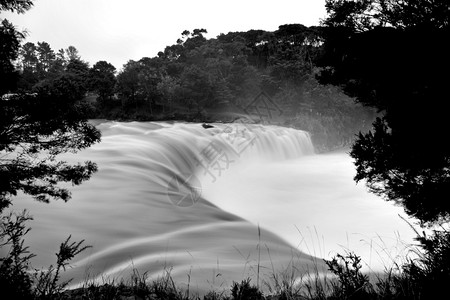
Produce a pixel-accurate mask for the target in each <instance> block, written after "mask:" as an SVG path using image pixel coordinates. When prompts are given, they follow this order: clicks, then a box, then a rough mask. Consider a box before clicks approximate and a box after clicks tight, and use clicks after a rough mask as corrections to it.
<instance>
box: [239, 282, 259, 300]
mask: <svg viewBox="0 0 450 300" xmlns="http://www.w3.org/2000/svg"><path fill="white" fill-rule="evenodd" d="M250 281H251V280H250V278H248V279H245V280H242V281H241V283H238V282H233V285H232V287H231V296H232V299H233V300H244V299H248V300H260V299H263V295H262V293H261V292H260V291H259V289H258V288H257V287H256V286H251V285H250Z"/></svg>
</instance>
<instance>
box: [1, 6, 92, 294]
mask: <svg viewBox="0 0 450 300" xmlns="http://www.w3.org/2000/svg"><path fill="white" fill-rule="evenodd" d="M32 4H33V3H32V1H11V0H10V1H1V2H0V10H11V11H16V12H18V13H24V12H25V11H26V10H28V9H29V8H30V7H31V6H32ZM0 37H1V39H0V41H1V44H0V82H1V86H0V214H2V213H3V211H4V210H5V208H7V207H8V206H9V205H10V204H11V201H12V198H13V196H15V195H17V193H18V192H23V193H25V194H28V195H31V196H33V197H34V198H35V199H36V200H38V201H43V202H48V201H49V199H50V198H55V199H62V200H64V201H67V200H68V199H69V198H70V192H69V191H68V190H67V189H66V188H62V187H59V186H58V185H57V184H58V183H59V182H71V183H72V184H74V185H78V184H81V183H82V182H83V181H85V180H88V179H89V178H90V176H91V175H92V173H93V172H95V171H96V170H97V166H96V164H95V163H92V162H90V161H87V162H85V163H84V164H77V165H71V164H69V163H67V162H65V161H60V160H58V159H57V155H59V154H62V153H66V152H72V153H75V152H77V151H79V150H81V149H84V148H86V147H89V146H90V145H92V144H94V143H96V142H98V141H99V140H100V132H99V131H98V130H97V129H96V128H95V127H94V126H93V125H91V124H89V123H88V121H87V116H88V111H89V108H88V106H87V105H86V104H85V103H83V102H82V101H81V100H82V99H83V97H84V94H85V93H86V90H87V89H86V88H85V84H86V78H85V77H84V74H85V73H87V71H88V67H87V64H86V63H83V62H82V61H81V60H79V59H78V60H77V59H76V57H75V56H73V57H72V59H70V60H69V61H68V63H67V65H66V66H64V65H63V64H61V66H62V67H64V68H60V69H61V72H58V73H57V74H55V73H54V70H55V69H56V67H55V68H53V66H54V65H55V66H56V64H57V63H58V64H59V61H56V60H55V56H54V55H53V53H52V51H51V48H50V46H49V45H48V44H47V43H44V42H43V43H38V47H37V48H35V50H36V51H37V53H38V54H39V55H38V56H37V57H31V54H30V53H32V50H33V45H30V44H27V47H26V48H25V50H23V51H22V53H25V52H26V53H27V55H28V54H30V55H29V57H28V61H26V62H24V74H25V73H26V76H28V78H29V79H30V78H32V79H30V80H31V81H32V82H36V84H35V85H34V86H33V89H32V90H25V91H24V90H19V85H20V84H19V83H20V82H19V76H18V75H19V73H18V72H17V71H16V70H15V68H14V65H13V61H14V60H16V59H17V57H18V56H19V50H20V49H19V44H20V41H21V40H22V39H23V38H24V34H23V33H20V32H18V31H17V30H16V29H15V27H14V26H13V25H12V24H11V23H9V22H8V21H7V20H2V22H1V25H0ZM72 50H73V49H72ZM72 54H74V51H72ZM22 83H23V81H22ZM30 219H31V217H30V216H29V215H28V214H27V213H26V212H23V213H22V214H14V213H9V214H6V215H2V217H1V222H0V248H1V252H2V255H1V257H0V290H1V291H2V295H4V296H6V297H10V298H11V299H53V298H54V297H56V296H55V295H56V294H58V293H60V292H61V291H62V290H63V289H64V288H65V287H66V286H67V284H68V282H62V283H61V282H59V281H60V275H61V272H62V271H63V270H65V268H66V266H67V265H68V262H69V261H70V260H71V259H72V258H73V257H74V256H75V255H77V254H79V253H80V252H82V251H83V250H85V249H86V247H85V246H83V245H82V244H83V242H84V241H80V242H70V236H69V238H67V239H66V240H65V241H64V242H63V243H62V244H61V246H60V250H59V252H58V253H57V254H56V256H57V262H56V265H55V266H50V267H49V269H48V270H45V271H42V272H39V271H37V272H36V273H35V274H33V272H32V271H31V269H32V268H31V264H30V259H31V258H32V257H33V256H34V255H33V254H32V253H30V252H29V249H28V246H25V244H24V236H25V235H26V234H27V233H28V232H29V230H30V228H27V227H26V225H25V223H26V222H27V221H28V220H30Z"/></svg>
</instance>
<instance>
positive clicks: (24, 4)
mask: <svg viewBox="0 0 450 300" xmlns="http://www.w3.org/2000/svg"><path fill="white" fill-rule="evenodd" d="M32 6H33V1H32V0H0V11H1V10H9V11H12V12H17V13H22V14H23V13H25V12H26V11H27V10H29V9H30V8H31V7H32Z"/></svg>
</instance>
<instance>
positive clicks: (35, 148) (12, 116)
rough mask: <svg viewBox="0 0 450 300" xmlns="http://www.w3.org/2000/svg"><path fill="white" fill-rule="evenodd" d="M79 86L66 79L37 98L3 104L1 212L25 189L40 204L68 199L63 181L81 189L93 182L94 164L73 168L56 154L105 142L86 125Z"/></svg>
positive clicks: (21, 97)
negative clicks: (62, 186)
mask: <svg viewBox="0 0 450 300" xmlns="http://www.w3.org/2000/svg"><path fill="white" fill-rule="evenodd" d="M72 91H76V87H74V86H73V85H72V83H71V82H70V81H69V80H68V79H67V78H61V79H59V80H57V81H55V82H53V85H47V86H43V87H40V90H39V91H38V93H37V95H36V96H35V95H28V94H25V95H15V96H11V97H9V99H8V100H2V101H0V107H1V109H0V112H1V118H0V151H1V152H2V157H1V158H0V178H1V181H0V201H1V206H0V210H2V209H3V208H5V207H6V206H8V205H9V203H10V199H11V196H14V195H16V194H17V192H18V191H22V192H24V193H26V194H29V195H32V196H33V197H34V198H35V199H36V200H39V201H44V202H48V201H49V197H52V198H55V199H62V200H65V201H67V200H68V199H69V198H70V193H69V191H68V190H67V189H66V188H61V187H58V186H57V183H58V182H62V181H63V182H71V183H72V184H75V185H78V184H81V183H82V182H83V181H85V180H87V179H89V178H90V176H91V175H92V173H93V172H95V171H96V170H97V166H96V165H95V164H94V163H92V162H89V161H87V162H85V163H84V164H76V165H71V164H69V163H67V162H65V161H59V160H58V159H57V156H58V155H59V154H61V153H66V152H73V153H74V152H77V151H79V150H81V149H84V148H86V147H89V146H90V145H92V144H93V143H96V142H98V141H99V140H100V132H99V131H98V130H97V129H96V128H95V127H94V126H92V125H91V124H89V123H88V122H86V119H85V115H86V111H87V109H86V107H85V105H83V104H81V103H76V99H73V98H72V97H74V96H73V95H76V92H73V93H72V94H68V93H70V92H72Z"/></svg>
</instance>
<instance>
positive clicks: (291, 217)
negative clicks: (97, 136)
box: [14, 122, 413, 290]
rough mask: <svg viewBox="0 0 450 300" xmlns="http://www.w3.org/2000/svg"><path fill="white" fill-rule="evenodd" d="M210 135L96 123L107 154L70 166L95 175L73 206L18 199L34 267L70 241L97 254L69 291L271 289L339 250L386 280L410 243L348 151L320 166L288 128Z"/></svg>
mask: <svg viewBox="0 0 450 300" xmlns="http://www.w3.org/2000/svg"><path fill="white" fill-rule="evenodd" d="M214 126H215V127H214V128H209V129H205V128H203V127H202V126H201V125H200V124H169V123H137V122H133V123H116V122H108V123H103V124H100V125H99V128H100V129H101V130H102V133H103V137H102V142H101V143H100V144H98V145H95V146H94V147H92V148H90V149H88V150H86V151H83V152H82V153H79V154H77V155H75V156H73V157H72V156H68V157H66V158H67V159H69V160H74V161H85V160H93V161H95V162H97V163H98V166H99V172H98V173H96V174H95V175H94V176H93V177H92V178H91V180H90V181H88V182H86V183H84V184H82V185H81V186H79V187H73V188H72V191H73V199H71V200H70V201H69V202H68V203H62V202H60V201H59V202H52V203H51V204H42V203H37V202H35V201H32V200H30V199H29V198H27V197H25V196H21V197H19V198H18V199H15V204H14V209H15V210H20V209H23V208H27V209H29V211H30V212H31V214H32V215H33V216H34V218H35V220H34V221H33V222H31V224H30V225H31V227H32V228H33V229H32V231H31V232H30V233H29V238H28V239H27V242H28V244H29V245H30V247H31V249H30V250H31V251H32V252H34V253H36V254H37V255H38V256H37V257H36V258H35V259H34V266H35V267H42V266H47V265H49V264H51V263H54V261H55V259H54V253H55V252H56V251H57V248H58V246H59V244H60V243H61V241H63V240H64V239H65V238H66V237H67V235H68V234H72V235H73V238H74V239H75V240H80V239H85V240H86V243H87V244H90V245H92V246H93V248H90V249H88V250H86V251H85V252H84V253H82V254H81V255H80V256H79V257H77V258H78V259H77V260H76V261H74V264H73V266H72V268H71V269H70V270H68V272H67V276H69V277H74V278H75V280H74V284H77V283H80V282H83V280H85V279H86V278H88V277H89V278H91V279H97V280H100V281H102V280H103V281H108V280H111V279H113V278H120V277H125V278H129V275H130V270H131V268H132V267H135V268H138V269H139V270H140V271H141V272H144V271H148V272H149V275H150V277H151V278H152V279H155V278H156V277H157V276H158V275H159V274H161V272H162V270H163V269H164V268H165V267H166V268H171V267H173V270H172V275H173V276H174V278H175V281H176V282H177V283H179V284H183V283H187V281H188V276H187V275H188V274H189V275H190V280H191V282H190V284H191V288H193V287H194V288H195V287H198V288H199V290H202V289H208V288H211V287H212V286H214V287H216V288H217V287H219V288H220V287H223V288H226V289H228V287H229V286H230V284H231V283H232V280H236V281H237V280H241V279H243V278H246V277H248V276H251V277H254V278H255V276H256V274H257V272H258V271H257V269H258V268H257V267H258V265H259V266H260V269H259V272H260V275H261V276H260V277H261V278H263V279H264V276H267V275H268V274H270V273H272V272H273V269H275V271H280V270H283V269H286V268H288V267H289V266H291V265H295V267H296V268H298V269H299V270H300V271H306V270H307V269H309V270H311V269H314V268H315V267H318V268H322V267H323V263H322V262H321V260H320V259H314V257H311V255H312V256H316V257H319V258H331V256H332V255H333V254H334V253H336V252H341V253H342V252H343V250H344V249H350V250H352V251H355V252H356V253H357V254H359V255H361V256H362V258H363V260H364V265H365V269H366V270H374V271H380V270H382V269H383V268H384V267H389V266H391V264H392V261H391V260H392V259H393V258H395V255H396V254H399V253H401V251H402V249H403V248H404V247H405V244H404V243H411V242H412V237H413V232H412V231H411V229H410V228H409V227H408V225H407V224H406V223H405V222H404V221H403V220H401V219H400V218H399V216H398V214H402V211H401V209H400V208H397V207H394V206H392V205H391V204H390V203H387V202H385V201H383V200H381V199H379V198H377V197H375V196H373V195H371V194H368V193H367V191H366V189H365V187H364V185H363V184H362V183H361V184H358V185H356V184H355V183H354V181H353V179H352V177H353V176H354V173H355V171H354V166H353V164H352V162H351V160H350V157H349V156H348V155H347V154H346V153H345V151H337V152H333V153H328V154H321V155H316V154H314V151H313V147H312V145H311V142H310V139H309V136H308V134H307V133H305V132H302V131H298V130H294V129H289V128H282V127H275V126H257V125H248V126H244V125H242V124H240V125H239V124H233V125H223V124H214ZM214 159H218V160H214ZM211 161H214V162H216V164H212V165H209V166H208V165H207V164H208V163H209V162H211ZM192 174H196V177H190V176H191V175H192ZM186 182H187V183H188V184H183V183H186ZM185 196H188V197H185ZM199 196H201V197H200V198H199ZM181 200H182V201H181ZM186 200H191V201H193V202H185V201H186ZM180 201H181V202H180ZM174 203H177V204H180V205H181V207H180V206H177V205H174ZM184 206H186V207H184ZM258 224H259V226H260V227H261V235H260V237H259V236H258ZM400 239H401V240H403V241H404V242H403V243H402V242H400ZM258 245H260V247H258Z"/></svg>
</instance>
